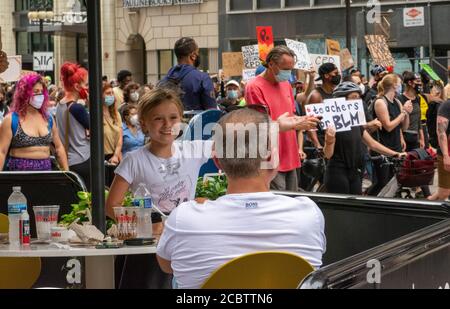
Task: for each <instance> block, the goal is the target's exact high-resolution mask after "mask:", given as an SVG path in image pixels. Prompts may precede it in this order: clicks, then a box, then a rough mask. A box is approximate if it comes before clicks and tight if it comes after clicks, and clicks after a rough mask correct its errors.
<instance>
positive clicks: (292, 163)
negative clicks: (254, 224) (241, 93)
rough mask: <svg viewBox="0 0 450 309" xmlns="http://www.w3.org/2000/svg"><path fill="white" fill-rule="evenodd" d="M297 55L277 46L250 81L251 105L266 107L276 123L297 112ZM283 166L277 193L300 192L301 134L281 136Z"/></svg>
mask: <svg viewBox="0 0 450 309" xmlns="http://www.w3.org/2000/svg"><path fill="white" fill-rule="evenodd" d="M295 59H296V56H295V53H294V52H293V51H292V50H290V49H289V48H288V47H286V46H277V47H275V48H274V49H272V51H271V52H270V53H269V54H268V55H267V59H266V64H265V66H266V68H267V69H266V70H265V71H264V73H262V74H261V75H259V76H257V77H256V78H255V79H253V80H252V81H250V82H249V83H248V85H247V87H246V89H245V100H246V101H247V104H248V105H251V104H262V105H265V106H266V107H267V109H268V112H269V115H270V116H271V118H272V120H274V121H276V120H277V119H278V118H279V117H280V116H281V115H283V114H285V113H289V114H290V115H293V114H294V113H295V105H294V96H293V93H292V88H291V85H290V83H289V79H290V77H291V72H292V69H293V68H294V65H295V61H296V60H295ZM278 147H279V156H280V165H279V172H278V175H277V177H276V178H275V179H274V180H273V181H272V183H271V189H273V190H283V191H285V190H287V191H297V190H298V180H297V174H296V169H297V168H299V167H300V158H299V149H298V143H297V134H296V132H295V131H293V130H291V131H288V132H283V133H280V138H279V142H278Z"/></svg>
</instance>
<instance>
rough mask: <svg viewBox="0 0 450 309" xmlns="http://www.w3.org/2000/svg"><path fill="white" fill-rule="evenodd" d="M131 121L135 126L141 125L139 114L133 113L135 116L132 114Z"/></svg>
mask: <svg viewBox="0 0 450 309" xmlns="http://www.w3.org/2000/svg"><path fill="white" fill-rule="evenodd" d="M130 123H131V124H132V125H133V126H137V125H139V117H138V115H133V116H131V117H130Z"/></svg>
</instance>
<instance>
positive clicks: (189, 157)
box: [115, 141, 213, 213]
mask: <svg viewBox="0 0 450 309" xmlns="http://www.w3.org/2000/svg"><path fill="white" fill-rule="evenodd" d="M212 145H213V142H212V141H182V142H175V143H174V144H173V156H172V157H171V158H169V159H162V158H159V157H157V156H155V155H154V154H152V153H151V152H150V151H149V150H148V148H147V147H142V148H139V149H137V150H135V151H132V152H129V153H127V154H126V155H125V158H124V159H123V161H122V162H121V163H120V165H119V166H118V167H117V169H116V171H115V173H116V174H117V175H119V176H121V177H122V178H123V179H125V181H126V182H127V183H128V184H130V191H131V192H135V191H136V190H137V188H138V187H139V184H141V183H144V184H145V185H146V186H147V189H148V190H149V191H150V193H151V196H152V201H153V203H154V204H156V205H157V206H158V208H160V209H161V210H162V211H163V212H167V213H169V212H171V211H172V210H173V209H174V208H176V207H177V206H178V205H180V204H181V203H183V202H187V201H190V200H193V199H194V198H195V188H196V186H197V178H198V174H199V172H200V168H201V167H202V165H203V164H204V163H206V162H207V161H208V159H209V158H211V152H212Z"/></svg>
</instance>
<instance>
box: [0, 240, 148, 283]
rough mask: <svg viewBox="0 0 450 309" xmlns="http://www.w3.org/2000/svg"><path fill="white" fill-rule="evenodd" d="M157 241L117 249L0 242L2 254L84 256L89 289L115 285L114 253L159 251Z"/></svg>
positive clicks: (133, 253)
mask: <svg viewBox="0 0 450 309" xmlns="http://www.w3.org/2000/svg"><path fill="white" fill-rule="evenodd" d="M155 253H156V245H151V246H136V247H134V246H133V247H130V246H124V247H121V248H117V249H97V248H95V246H86V247H78V246H77V247H73V246H69V245H56V244H31V245H30V246H22V247H14V246H11V245H0V257H10V258H15V257H16V258H23V257H67V258H71V257H84V258H85V276H86V278H85V283H86V288H87V289H114V286H115V285H114V257H115V256H118V255H139V254H155Z"/></svg>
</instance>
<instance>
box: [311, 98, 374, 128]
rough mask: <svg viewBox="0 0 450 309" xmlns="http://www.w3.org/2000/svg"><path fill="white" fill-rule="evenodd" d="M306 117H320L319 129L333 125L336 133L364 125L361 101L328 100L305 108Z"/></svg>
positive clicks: (364, 119) (364, 118)
mask: <svg viewBox="0 0 450 309" xmlns="http://www.w3.org/2000/svg"><path fill="white" fill-rule="evenodd" d="M305 110H306V115H308V116H322V117H323V118H322V120H321V122H320V128H321V129H322V130H325V129H327V128H328V126H329V125H331V124H332V125H334V127H335V128H336V132H345V131H350V130H351V129H352V127H358V126H363V125H365V124H366V116H365V113H364V105H363V102H362V100H354V101H346V100H345V98H337V99H329V100H325V101H324V103H320V104H309V105H306V106H305Z"/></svg>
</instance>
